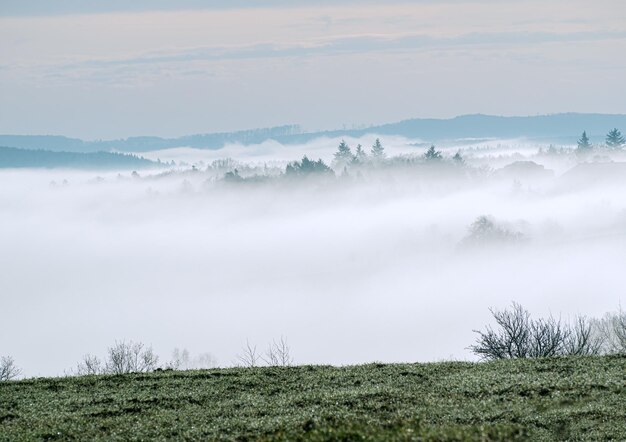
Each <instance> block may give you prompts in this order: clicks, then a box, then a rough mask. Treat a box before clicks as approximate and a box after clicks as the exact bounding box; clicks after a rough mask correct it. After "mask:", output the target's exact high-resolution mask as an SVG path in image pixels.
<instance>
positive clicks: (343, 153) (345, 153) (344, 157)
mask: <svg viewBox="0 0 626 442" xmlns="http://www.w3.org/2000/svg"><path fill="white" fill-rule="evenodd" d="M352 158H354V157H353V155H352V150H350V146H348V144H347V143H346V142H345V141H344V140H341V143H339V147H338V148H337V152H335V160H336V161H338V162H349V161H352Z"/></svg>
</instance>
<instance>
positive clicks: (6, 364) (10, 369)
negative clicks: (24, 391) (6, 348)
mask: <svg viewBox="0 0 626 442" xmlns="http://www.w3.org/2000/svg"><path fill="white" fill-rule="evenodd" d="M20 374H22V370H20V369H19V368H18V367H17V365H15V361H14V360H13V358H12V357H11V356H2V357H0V382H2V381H10V380H12V379H15V378H16V377H18V376H19V375H20Z"/></svg>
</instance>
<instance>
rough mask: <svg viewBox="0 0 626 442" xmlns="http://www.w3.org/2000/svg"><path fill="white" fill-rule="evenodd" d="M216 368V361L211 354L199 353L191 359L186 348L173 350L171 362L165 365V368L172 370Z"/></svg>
mask: <svg viewBox="0 0 626 442" xmlns="http://www.w3.org/2000/svg"><path fill="white" fill-rule="evenodd" d="M216 366H217V360H216V359H215V357H214V356H213V355H212V354H211V353H200V354H199V355H197V356H193V357H192V356H191V354H190V353H189V350H187V349H186V348H183V349H182V350H180V349H178V348H175V349H174V351H173V352H172V360H171V361H170V362H168V363H167V364H166V367H167V368H171V369H174V370H193V369H203V368H213V367H216Z"/></svg>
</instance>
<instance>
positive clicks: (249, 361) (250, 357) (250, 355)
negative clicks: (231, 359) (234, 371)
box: [237, 341, 261, 368]
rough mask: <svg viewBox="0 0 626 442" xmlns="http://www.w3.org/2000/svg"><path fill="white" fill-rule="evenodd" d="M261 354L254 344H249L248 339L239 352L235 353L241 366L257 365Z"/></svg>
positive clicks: (250, 366)
mask: <svg viewBox="0 0 626 442" xmlns="http://www.w3.org/2000/svg"><path fill="white" fill-rule="evenodd" d="M260 360H261V356H260V355H259V353H258V352H257V349H256V345H254V346H252V345H250V342H249V341H246V345H245V346H244V347H243V349H242V352H241V354H238V355H237V361H238V362H239V364H240V365H241V366H243V367H248V368H252V367H257V366H258V365H259V361H260Z"/></svg>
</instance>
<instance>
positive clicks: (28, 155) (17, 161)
mask: <svg viewBox="0 0 626 442" xmlns="http://www.w3.org/2000/svg"><path fill="white" fill-rule="evenodd" d="M159 164H160V163H156V162H154V161H150V160H146V159H145V158H141V157H138V156H135V155H129V154H120V153H111V152H93V153H78V152H52V151H49V150H27V149H16V148H14V147H0V168H5V169H6V168H22V167H36V168H58V167H71V168H86V169H104V168H127V169H131V168H132V169H140V168H143V167H152V166H158V165H159Z"/></svg>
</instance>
